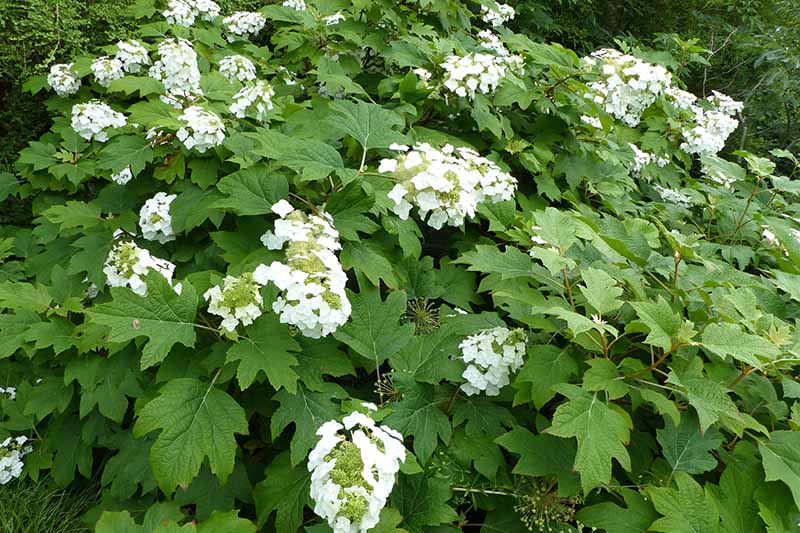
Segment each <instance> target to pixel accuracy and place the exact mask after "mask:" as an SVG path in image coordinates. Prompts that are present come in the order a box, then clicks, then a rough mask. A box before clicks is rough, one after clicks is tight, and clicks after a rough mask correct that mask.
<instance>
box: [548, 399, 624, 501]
mask: <svg viewBox="0 0 800 533" xmlns="http://www.w3.org/2000/svg"><path fill="white" fill-rule="evenodd" d="M556 390H557V391H558V392H559V393H561V394H563V395H565V396H567V398H569V401H568V402H566V403H564V404H561V405H559V406H558V408H557V409H556V412H555V413H554V414H553V424H552V425H551V426H550V427H549V428H548V429H547V433H549V434H551V435H555V436H557V437H563V438H569V437H575V438H576V439H577V440H578V452H577V455H576V456H575V470H577V471H578V472H579V473H580V475H581V486H582V487H583V491H584V493H588V492H589V491H590V490H592V489H593V488H595V487H599V486H601V485H603V484H605V483H608V482H609V481H611V461H612V459H616V460H617V461H618V462H619V464H620V465H622V467H623V468H624V469H625V470H630V469H631V459H630V456H629V455H628V450H626V449H625V446H624V444H625V443H627V442H628V440H629V439H630V429H631V427H633V423H632V422H631V419H630V417H629V416H628V414H627V413H626V412H625V411H622V410H620V409H616V408H614V406H613V404H607V403H606V402H605V401H603V400H602V399H601V398H599V397H598V393H594V394H589V393H587V392H586V391H584V390H582V389H580V388H579V387H576V386H574V385H560V386H558V387H557V388H556Z"/></svg>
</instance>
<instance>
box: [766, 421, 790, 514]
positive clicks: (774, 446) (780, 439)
mask: <svg viewBox="0 0 800 533" xmlns="http://www.w3.org/2000/svg"><path fill="white" fill-rule="evenodd" d="M769 437H770V438H769V440H768V441H764V442H762V443H761V444H759V445H758V451H759V452H761V461H762V464H763V465H764V472H765V473H766V475H767V477H766V479H767V481H783V482H784V483H785V484H786V486H787V487H789V490H791V491H792V496H794V503H795V505H796V506H797V507H798V508H800V433H798V432H795V431H773V432H772V433H770V435H769Z"/></svg>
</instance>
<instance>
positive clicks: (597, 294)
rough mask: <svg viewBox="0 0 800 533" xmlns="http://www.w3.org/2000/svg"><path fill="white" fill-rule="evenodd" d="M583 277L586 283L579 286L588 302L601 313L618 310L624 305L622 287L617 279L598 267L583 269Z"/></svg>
mask: <svg viewBox="0 0 800 533" xmlns="http://www.w3.org/2000/svg"><path fill="white" fill-rule="evenodd" d="M581 277H583V281H584V283H585V285H579V286H578V288H579V289H580V291H581V294H583V296H584V298H586V301H587V302H588V304H589V305H590V306H591V307H592V308H593V309H594V310H595V311H597V312H598V313H600V314H601V315H604V314H608V313H611V312H612V311H616V310H617V309H619V307H620V306H621V305H622V301H621V300H620V299H619V297H620V296H622V289H621V288H619V287H617V281H616V280H615V279H614V278H612V277H611V276H609V275H608V274H606V273H605V272H604V271H602V270H600V269H597V268H591V267H590V268H585V269H583V270H581Z"/></svg>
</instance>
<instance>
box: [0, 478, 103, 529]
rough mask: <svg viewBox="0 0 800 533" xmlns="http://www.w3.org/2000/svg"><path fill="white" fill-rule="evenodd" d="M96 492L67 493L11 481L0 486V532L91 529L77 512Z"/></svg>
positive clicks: (82, 509) (93, 501) (30, 482)
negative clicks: (82, 521)
mask: <svg viewBox="0 0 800 533" xmlns="http://www.w3.org/2000/svg"><path fill="white" fill-rule="evenodd" d="M96 498H97V492H96V491H91V490H84V491H82V492H71V491H65V490H60V489H54V488H52V487H49V486H48V485H47V483H45V482H44V481H40V482H38V483H35V482H32V481H27V482H14V481H12V482H11V483H9V484H8V485H5V486H2V487H0V531H2V532H4V533H5V532H8V533H78V532H86V531H91V529H90V528H89V527H88V526H86V525H85V524H83V523H81V521H80V517H81V515H82V514H83V513H84V512H86V511H87V510H88V508H89V507H91V506H92V505H93V504H94V503H95V501H96Z"/></svg>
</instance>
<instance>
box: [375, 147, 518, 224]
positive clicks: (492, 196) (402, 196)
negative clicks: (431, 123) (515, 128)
mask: <svg viewBox="0 0 800 533" xmlns="http://www.w3.org/2000/svg"><path fill="white" fill-rule="evenodd" d="M390 148H392V149H394V150H398V151H402V152H405V153H403V154H402V155H400V157H399V158H397V159H384V160H382V161H381V163H380V166H379V167H378V172H392V173H393V174H394V178H395V180H396V181H397V184H396V185H395V186H394V188H393V189H392V190H391V191H390V192H389V198H391V199H392V200H393V201H394V203H395V205H394V207H393V208H392V210H393V211H394V212H395V213H396V214H397V215H398V216H399V217H400V218H402V219H403V220H405V219H406V218H408V215H409V212H410V211H411V209H412V207H414V206H415V205H416V206H417V209H418V212H419V216H420V218H422V219H425V217H426V216H427V215H428V213H430V218H428V221H427V223H428V225H429V226H430V227H432V228H435V229H440V228H441V227H442V226H443V225H444V224H448V225H450V226H461V225H462V224H463V223H464V219H465V218H466V217H470V218H472V217H474V216H475V209H476V208H477V207H478V204H480V203H482V202H492V203H496V202H501V201H503V200H510V199H511V198H513V197H514V193H515V192H516V188H517V180H516V179H514V178H513V177H512V176H511V175H509V174H508V173H506V172H503V170H502V169H501V168H500V167H499V166H497V165H496V164H495V163H494V162H492V161H489V160H488V159H486V158H485V157H481V156H480V154H478V152H476V151H475V150H472V149H471V148H465V147H462V148H454V147H453V146H451V145H449V144H446V145H444V147H442V149H441V150H438V149H436V148H434V147H432V146H431V145H430V144H428V143H417V144H416V145H414V147H413V149H409V148H408V147H407V146H402V145H393V146H391V147H390Z"/></svg>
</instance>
